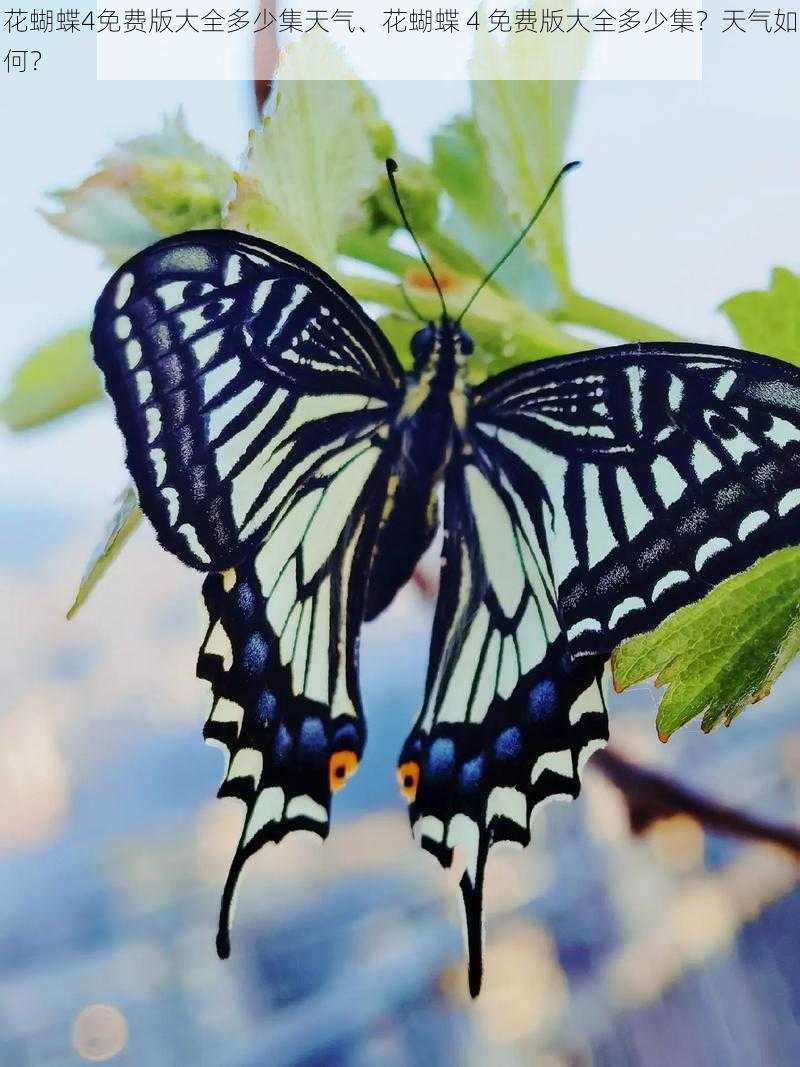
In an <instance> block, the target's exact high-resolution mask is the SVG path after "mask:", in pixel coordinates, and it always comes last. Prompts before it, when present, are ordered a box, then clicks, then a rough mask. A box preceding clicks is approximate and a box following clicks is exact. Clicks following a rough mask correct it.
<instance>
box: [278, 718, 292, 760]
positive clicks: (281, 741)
mask: <svg viewBox="0 0 800 1067" xmlns="http://www.w3.org/2000/svg"><path fill="white" fill-rule="evenodd" d="M291 751H292V735H291V734H290V733H289V731H288V730H287V729H286V727H285V726H283V725H281V726H279V727H278V732H277V734H276V735H275V759H277V760H278V762H282V761H283V760H285V759H286V758H287V757H288V755H289V753H290V752H291Z"/></svg>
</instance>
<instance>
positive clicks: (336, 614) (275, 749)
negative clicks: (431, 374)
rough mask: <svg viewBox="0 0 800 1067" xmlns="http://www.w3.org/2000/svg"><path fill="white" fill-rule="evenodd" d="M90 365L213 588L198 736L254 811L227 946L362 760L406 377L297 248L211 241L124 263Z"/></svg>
mask: <svg viewBox="0 0 800 1067" xmlns="http://www.w3.org/2000/svg"><path fill="white" fill-rule="evenodd" d="M92 340H93V344H94V350H95V358H96V361H97V363H98V365H99V366H100V368H101V370H102V371H103V374H104V376H105V380H106V386H107V388H108V391H109V393H110V394H111V397H112V399H113V401H114V404H115V407H116V414H117V420H118V422H119V424H120V427H121V429H122V430H123V433H124V436H125V441H126V445H127V463H128V467H129V469H130V471H131V474H132V476H133V478H134V481H135V483H136V486H137V489H138V493H139V499H140V502H141V505H142V508H143V510H144V511H145V513H146V514H147V516H148V517H149V518H150V520H151V522H152V524H153V526H154V527H155V530H156V532H157V535H158V537H159V540H160V541H161V543H162V544H163V545H164V546H165V547H166V548H168V549H169V550H170V551H172V552H173V553H175V554H176V555H177V556H179V557H180V558H181V559H182V560H183V561H184V562H186V563H188V564H190V565H192V566H194V567H197V568H198V569H200V570H203V571H206V572H208V573H207V577H206V579H205V582H204V585H203V599H204V603H205V606H206V609H207V611H208V616H209V625H208V629H207V632H206V634H205V637H204V640H203V644H202V647H201V651H200V656H199V660H198V674H199V676H200V677H202V678H205V679H207V680H209V681H210V682H211V689H212V696H213V704H212V710H211V714H210V716H209V719H208V722H207V723H206V726H205V731H204V732H205V736H206V738H207V739H208V740H209V741H211V742H215V743H217V744H219V745H221V746H222V747H223V748H224V749H225V751H226V756H227V764H226V771H225V777H224V779H223V782H222V785H221V787H220V796H236V797H238V798H240V799H241V800H242V801H243V802H244V803H245V806H246V809H247V811H246V817H245V822H244V827H243V831H242V835H241V839H240V841H239V844H238V847H237V850H236V853H235V856H234V859H233V862H232V865H231V870H230V873H229V876H228V879H227V882H226V885H225V889H224V893H223V900H222V908H221V913H220V928H219V934H218V938H217V947H218V950H219V952H220V954H221V955H227V954H228V951H229V947H230V946H229V927H230V919H231V912H232V906H233V901H234V894H235V890H236V886H237V883H238V879H239V875H240V873H241V870H242V867H243V865H244V862H245V861H246V859H247V858H248V857H249V856H251V855H252V854H253V853H254V852H256V851H257V850H258V849H259V848H261V847H262V845H264V844H265V843H266V842H268V841H278V840H280V839H281V838H282V837H283V836H285V834H287V833H289V832H291V831H293V830H296V829H305V830H312V831H314V832H316V833H318V834H320V835H321V836H325V835H326V834H327V831H328V816H329V810H330V800H331V793H332V791H333V790H335V789H336V788H338V787H339V786H340V785H342V784H344V782H345V781H346V779H347V778H348V777H349V776H350V775H351V774H352V773H353V771H354V770H355V768H356V766H357V764H358V760H359V759H360V756H361V752H362V749H363V745H364V740H365V736H366V730H365V726H364V721H363V716H362V709H361V701H360V696H359V689H358V677H357V653H358V633H359V629H360V625H361V621H362V618H363V615H364V611H365V598H366V590H367V576H368V573H369V564H370V559H371V557H372V553H373V551H374V546H375V540H376V537H377V533H378V529H379V524H380V520H381V517H382V515H383V514H384V510H385V502H386V498H387V483H388V479H389V475H390V471H391V468H392V466H393V464H395V463H396V461H397V455H396V453H397V447H398V446H397V443H396V441H395V439H394V437H393V436H392V434H391V432H390V427H391V424H392V422H393V421H394V418H395V413H396V410H397V408H398V407H399V404H400V402H401V401H402V395H403V392H402V388H401V385H402V374H401V370H400V367H399V365H398V363H397V360H396V357H395V356H394V354H393V352H392V351H391V349H390V347H389V345H388V342H386V340H385V338H384V337H383V335H382V334H381V333H380V331H379V330H378V328H377V327H376V326H375V325H374V324H373V323H372V322H371V320H369V319H368V318H367V316H365V315H364V313H363V312H362V311H361V309H360V308H359V307H358V305H357V304H355V303H354V302H353V301H352V299H351V298H350V297H349V296H348V295H347V294H346V293H345V292H344V290H342V289H341V288H340V287H339V286H338V285H337V284H336V283H335V282H334V281H333V280H332V279H330V278H329V277H328V276H327V275H325V274H323V273H322V272H321V271H319V270H318V269H317V268H315V267H314V266H312V265H311V264H309V263H307V262H306V261H305V260H303V259H301V258H300V257H297V256H294V255H293V254H292V253H290V252H288V251H287V250H285V249H281V248H277V247H275V246H272V245H269V244H267V243H266V242H263V241H259V240H256V239H252V238H249V237H246V236H244V235H242V234H234V233H228V232H224V231H221V232H218V231H212V232H209V233H199V232H198V233H189V234H184V235H181V236H179V237H176V238H170V239H168V240H166V241H163V242H160V243H159V244H157V245H154V246H153V247H151V248H149V249H147V250H146V251H144V252H142V253H141V254H139V255H138V256H135V257H134V258H133V259H132V260H130V261H129V262H128V263H126V264H125V266H124V267H122V268H121V269H120V270H119V271H118V272H117V274H116V275H115V276H114V277H113V278H112V279H111V280H110V282H109V283H108V285H107V286H106V288H105V290H104V291H103V294H102V295H101V297H100V300H99V301H98V304H97V310H96V317H95V324H94V329H93V332H92Z"/></svg>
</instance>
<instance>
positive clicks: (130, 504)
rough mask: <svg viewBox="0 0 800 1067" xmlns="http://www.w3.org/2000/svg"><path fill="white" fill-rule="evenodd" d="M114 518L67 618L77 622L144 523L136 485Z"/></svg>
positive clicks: (124, 496)
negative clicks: (124, 546)
mask: <svg viewBox="0 0 800 1067" xmlns="http://www.w3.org/2000/svg"><path fill="white" fill-rule="evenodd" d="M114 507H115V511H114V515H113V517H112V519H111V521H110V522H109V524H108V526H107V527H106V531H105V534H104V535H103V538H102V540H101V541H100V542H99V544H98V545H97V547H96V548H95V550H94V552H93V553H92V555H91V557H90V559H89V562H88V563H87V565H86V570H85V571H84V572H83V577H82V578H81V581H80V585H79V586H78V592H77V593H76V594H75V600H74V601H73V603H72V607H71V608H70V609H69V611H68V612H67V618H68V619H72V618H74V616H75V614H76V612H77V611H78V609H79V608H80V607H81V605H82V604H83V603H84V602H85V601H86V599H87V597H88V596H89V594H90V593H91V592H92V590H93V589H94V587H95V586H96V585H97V583H98V582H99V581H100V579H101V578H102V577H103V575H104V574H105V572H106V571H107V570H108V568H109V567H110V566H111V563H112V562H113V560H114V559H116V557H117V556H118V555H119V553H120V551H121V549H122V546H123V545H124V544H125V542H126V541H127V540H128V538H129V537H130V536H131V534H132V533H133V532H134V530H135V529H136V527H137V526H138V525H139V523H140V522H141V520H142V512H141V509H140V508H139V499H138V497H137V495H136V490H135V489H134V487H133V486H132V485H129V486H127V487H126V488H125V489H123V491H122V492H121V493H120V495H119V496H118V497H117V499H116V501H115V504H114Z"/></svg>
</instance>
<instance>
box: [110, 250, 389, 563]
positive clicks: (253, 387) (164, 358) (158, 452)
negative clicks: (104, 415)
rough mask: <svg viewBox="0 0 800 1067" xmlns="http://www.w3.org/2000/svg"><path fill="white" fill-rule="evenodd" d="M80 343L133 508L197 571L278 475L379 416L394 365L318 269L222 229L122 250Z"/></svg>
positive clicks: (244, 540)
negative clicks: (112, 424)
mask: <svg viewBox="0 0 800 1067" xmlns="http://www.w3.org/2000/svg"><path fill="white" fill-rule="evenodd" d="M92 342H93V345H94V350H95V358H96V360H97V363H98V365H99V366H100V368H101V370H102V372H103V374H104V376H105V382H106V387H107V389H108V391H109V393H110V394H111V397H112V399H113V400H114V404H115V406H116V411H117V419H118V421H119V424H120V427H121V428H122V431H123V433H124V435H125V440H126V444H127V462H128V466H129V468H130V471H131V473H132V475H133V478H134V481H135V482H136V486H137V489H138V491H139V500H140V503H141V506H142V509H143V510H144V512H145V514H146V515H147V516H148V518H149V519H150V520H151V522H152V523H153V525H154V526H155V529H156V531H157V533H158V537H159V540H160V541H161V543H162V544H163V545H164V546H165V547H166V548H167V549H169V550H170V551H171V552H174V553H175V554H176V555H177V556H179V557H180V558H181V559H182V560H183V561H184V562H185V563H188V564H189V565H190V566H194V567H197V568H199V569H200V570H222V569H225V568H226V567H229V566H232V565H233V564H234V563H236V562H238V561H239V560H241V559H243V558H245V557H246V556H247V555H248V554H250V553H252V552H253V551H254V550H255V548H256V547H257V546H258V545H259V544H261V543H262V542H263V540H264V537H265V536H266V533H267V532H268V530H269V527H270V523H271V521H272V520H273V519H274V517H275V514H276V509H277V508H278V507H279V506H280V503H281V501H282V500H283V499H284V497H285V495H286V492H287V479H288V480H289V482H291V480H297V479H298V478H301V477H302V476H304V474H305V473H306V472H307V471H308V470H310V469H311V468H312V467H313V465H314V463H315V462H317V461H319V460H320V458H322V457H324V453H325V450H328V449H330V448H331V447H334V443H335V442H337V441H339V440H341V439H343V438H344V437H345V436H346V435H347V434H349V433H352V432H353V430H354V429H360V430H362V431H363V432H366V433H368V432H370V431H371V430H372V429H374V427H375V426H376V425H377V424H378V423H379V422H381V421H385V420H386V419H387V418H390V417H391V411H390V410H389V409H390V408H391V407H392V405H393V404H395V403H396V402H397V397H398V395H399V386H400V383H401V380H402V375H401V372H400V368H399V365H398V364H397V360H396V358H395V356H394V354H393V353H392V351H391V349H390V348H389V346H388V343H387V342H386V340H385V339H384V338H383V335H382V334H380V332H379V331H378V329H377V327H376V326H375V325H374V324H373V323H372V322H371V321H370V320H369V319H368V318H367V317H366V316H365V315H364V314H363V312H362V311H361V310H360V308H359V307H358V305H357V304H355V302H354V301H353V300H352V299H351V298H350V297H349V296H348V295H347V294H346V293H345V292H344V290H343V289H341V288H340V287H339V286H338V285H336V283H335V282H334V281H333V280H332V279H330V278H328V277H327V275H325V274H323V273H322V272H321V271H319V270H318V269H317V268H315V267H313V266H312V265H311V264H310V263H307V262H306V261H305V260H303V259H301V258H300V257H298V256H294V255H292V254H291V253H290V252H288V251H286V250H285V249H281V248H278V247H276V246H272V245H269V244H267V243H266V242H263V241H258V240H256V239H251V238H247V237H245V236H244V235H241V234H233V233H227V232H225V231H209V232H207V233H205V232H198V233H189V234H184V235H182V236H179V237H176V238H168V239H167V240H166V241H162V242H160V243H159V244H156V245H153V246H152V247H151V248H149V249H147V250H145V251H144V252H142V253H140V254H139V255H138V256H134V257H133V259H131V260H130V261H129V262H128V263H126V264H125V266H124V267H122V268H121V269H120V270H119V271H118V272H117V273H116V274H115V275H114V277H112V279H111V280H110V282H109V283H108V285H107V286H106V288H105V290H104V291H103V294H102V295H101V297H100V300H99V301H98V305H97V310H96V317H95V324H94V329H93V331H92Z"/></svg>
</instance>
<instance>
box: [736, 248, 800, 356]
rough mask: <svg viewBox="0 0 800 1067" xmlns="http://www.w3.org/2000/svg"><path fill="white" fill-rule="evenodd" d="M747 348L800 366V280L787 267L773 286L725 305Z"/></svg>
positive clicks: (778, 270)
mask: <svg viewBox="0 0 800 1067" xmlns="http://www.w3.org/2000/svg"><path fill="white" fill-rule="evenodd" d="M721 310H722V311H723V312H724V313H725V314H726V315H727V316H728V318H729V319H730V320H731V323H732V324H733V327H734V329H735V330H736V332H737V334H738V335H739V340H740V341H741V342H742V344H743V345H744V347H745V348H749V349H751V350H752V351H754V352H764V353H766V354H768V355H770V356H778V357H779V358H780V359H785V360H787V361H788V362H789V363H794V364H795V365H800V277H798V275H796V274H793V273H792V272H791V271H790V270H786V268H785V267H776V268H775V270H774V271H773V272H772V278H771V282H770V287H769V289H767V290H760V291H755V292H749V293H740V294H739V295H738V296H734V297H731V298H730V300H726V301H725V303H724V304H722V306H721Z"/></svg>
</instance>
